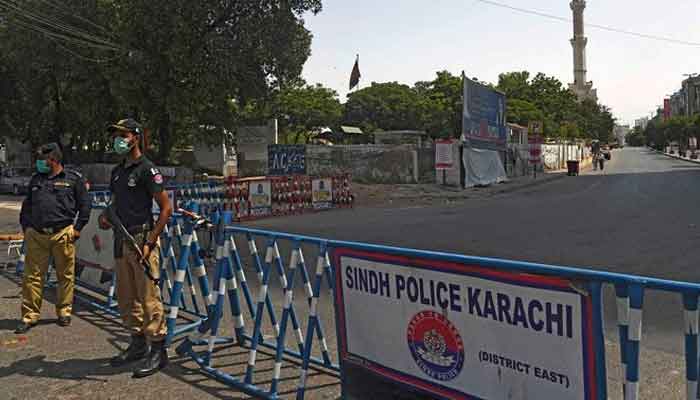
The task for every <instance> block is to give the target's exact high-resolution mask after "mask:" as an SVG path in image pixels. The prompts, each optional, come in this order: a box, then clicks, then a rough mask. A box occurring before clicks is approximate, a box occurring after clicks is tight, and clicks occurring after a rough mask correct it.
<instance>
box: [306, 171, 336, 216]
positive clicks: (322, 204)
mask: <svg viewBox="0 0 700 400" xmlns="http://www.w3.org/2000/svg"><path fill="white" fill-rule="evenodd" d="M311 199H312V202H313V207H314V209H315V210H325V209H328V208H332V207H333V204H332V201H333V180H332V179H331V178H324V179H314V180H313V181H311Z"/></svg>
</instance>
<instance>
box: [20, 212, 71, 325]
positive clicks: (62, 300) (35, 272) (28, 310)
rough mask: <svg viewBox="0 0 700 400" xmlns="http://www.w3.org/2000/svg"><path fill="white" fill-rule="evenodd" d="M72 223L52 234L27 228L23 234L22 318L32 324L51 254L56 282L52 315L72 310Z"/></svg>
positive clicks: (38, 308)
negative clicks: (24, 254) (54, 306)
mask: <svg viewBox="0 0 700 400" xmlns="http://www.w3.org/2000/svg"><path fill="white" fill-rule="evenodd" d="M73 240H74V234H73V225H70V226H67V227H65V228H64V229H62V230H61V231H60V232H57V233H54V234H52V235H49V234H44V233H40V232H37V231H35V230H34V229H32V228H28V229H27V230H26V232H25V234H24V243H25V246H26V257H27V258H26V259H25V265H24V278H23V282H22V321H23V322H25V323H28V324H35V323H37V321H39V317H40V314H41V303H42V301H43V297H44V296H43V290H44V279H45V278H46V273H47V271H48V269H49V258H50V257H53V264H54V267H55V268H56V277H57V278H58V285H57V286H56V297H57V301H56V315H57V316H58V317H69V316H70V315H71V312H72V311H73V289H74V287H75V244H74V243H73Z"/></svg>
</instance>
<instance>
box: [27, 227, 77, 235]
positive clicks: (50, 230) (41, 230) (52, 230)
mask: <svg viewBox="0 0 700 400" xmlns="http://www.w3.org/2000/svg"><path fill="white" fill-rule="evenodd" d="M70 225H72V224H59V225H54V226H49V227H46V228H35V229H36V231H37V232H39V233H43V234H45V235H53V234H55V233H58V232H60V231H62V230H64V229H66V227H67V226H70Z"/></svg>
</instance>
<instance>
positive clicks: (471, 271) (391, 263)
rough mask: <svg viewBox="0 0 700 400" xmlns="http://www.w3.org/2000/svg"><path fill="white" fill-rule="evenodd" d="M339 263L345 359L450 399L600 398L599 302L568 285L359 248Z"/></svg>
mask: <svg viewBox="0 0 700 400" xmlns="http://www.w3.org/2000/svg"><path fill="white" fill-rule="evenodd" d="M333 257H334V266H335V267H336V271H338V274H337V275H336V276H337V286H336V287H337V288H339V289H340V290H338V292H337V294H336V295H337V299H336V300H337V302H338V305H339V306H340V307H339V311H338V312H339V315H338V317H339V324H340V326H339V332H340V335H341V358H342V359H343V361H344V362H351V363H353V364H356V365H359V366H361V367H364V368H367V369H369V370H371V371H372V372H374V373H378V374H380V375H382V376H384V377H386V378H389V379H391V380H394V381H396V382H399V383H401V384H405V385H408V386H411V387H414V388H417V389H419V390H422V391H425V392H427V393H430V394H433V395H437V396H439V397H445V398H465V397H466V398H471V397H476V398H480V399H506V398H513V399H525V398H528V399H560V400H567V399H571V400H588V399H591V398H594V397H591V395H592V393H588V391H590V387H591V386H592V379H593V378H592V377H595V376H596V375H595V362H594V361H593V360H594V358H593V354H594V353H593V341H592V338H591V336H592V335H591V334H590V331H588V330H587V329H589V327H590V326H591V323H592V311H591V307H590V305H591V298H590V297H589V296H584V295H582V294H579V293H578V292H576V291H574V290H572V289H570V285H569V282H568V281H566V280H563V279H559V278H551V277H542V276H534V275H526V274H518V273H509V272H503V271H495V270H493V269H486V268H481V267H476V266H469V265H464V264H453V263H447V262H440V261H430V260H427V259H425V260H422V259H417V258H416V257H411V258H404V257H398V256H386V255H382V254H379V253H376V252H372V253H369V252H361V251H357V250H351V249H335V250H334V256H333ZM337 268H339V270H338V269H337Z"/></svg>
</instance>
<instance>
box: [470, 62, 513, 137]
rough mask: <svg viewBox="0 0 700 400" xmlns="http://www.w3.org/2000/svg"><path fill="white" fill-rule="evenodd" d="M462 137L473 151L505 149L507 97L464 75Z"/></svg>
mask: <svg viewBox="0 0 700 400" xmlns="http://www.w3.org/2000/svg"><path fill="white" fill-rule="evenodd" d="M462 78H463V81H464V88H463V90H464V93H463V100H464V101H463V103H464V105H463V112H462V136H463V138H464V140H465V142H466V143H467V145H469V146H471V147H472V148H475V149H482V150H496V151H505V150H506V138H507V129H506V96H505V94H504V93H501V92H499V91H497V90H494V89H492V88H490V87H488V86H486V85H483V84H481V83H479V82H475V81H473V80H471V79H469V78H467V77H466V76H464V74H463V75H462Z"/></svg>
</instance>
